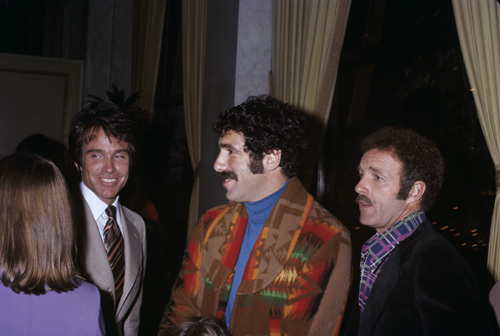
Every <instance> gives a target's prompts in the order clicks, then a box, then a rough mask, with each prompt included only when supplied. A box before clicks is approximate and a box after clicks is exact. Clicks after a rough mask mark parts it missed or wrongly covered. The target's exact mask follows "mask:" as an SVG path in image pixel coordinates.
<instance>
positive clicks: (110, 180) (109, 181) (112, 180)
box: [101, 178, 117, 183]
mask: <svg viewBox="0 0 500 336" xmlns="http://www.w3.org/2000/svg"><path fill="white" fill-rule="evenodd" d="M116 180H117V179H115V178H114V179H107V178H102V179H101V181H103V182H106V183H113V182H115V181H116Z"/></svg>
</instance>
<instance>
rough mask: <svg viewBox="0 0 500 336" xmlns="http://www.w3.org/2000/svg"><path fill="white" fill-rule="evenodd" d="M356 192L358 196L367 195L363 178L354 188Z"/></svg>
mask: <svg viewBox="0 0 500 336" xmlns="http://www.w3.org/2000/svg"><path fill="white" fill-rule="evenodd" d="M354 191H356V192H357V193H358V194H366V191H367V189H366V186H365V184H364V180H363V178H360V179H359V182H358V184H356V186H355V187H354Z"/></svg>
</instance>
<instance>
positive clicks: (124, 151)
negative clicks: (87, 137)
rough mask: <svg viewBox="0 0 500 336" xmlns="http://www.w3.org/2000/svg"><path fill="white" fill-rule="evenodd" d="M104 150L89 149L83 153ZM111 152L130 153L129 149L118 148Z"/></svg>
mask: <svg viewBox="0 0 500 336" xmlns="http://www.w3.org/2000/svg"><path fill="white" fill-rule="evenodd" d="M102 152H104V150H102V149H89V150H88V151H86V152H85V154H88V153H102ZM113 153H115V154H116V153H127V154H130V150H129V149H118V150H115V151H114V152H113Z"/></svg>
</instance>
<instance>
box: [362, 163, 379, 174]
mask: <svg viewBox="0 0 500 336" xmlns="http://www.w3.org/2000/svg"><path fill="white" fill-rule="evenodd" d="M366 170H370V171H372V172H374V173H376V174H382V171H381V170H380V169H378V168H376V167H373V166H368V168H367V169H366ZM358 171H364V170H363V169H362V168H361V165H358Z"/></svg>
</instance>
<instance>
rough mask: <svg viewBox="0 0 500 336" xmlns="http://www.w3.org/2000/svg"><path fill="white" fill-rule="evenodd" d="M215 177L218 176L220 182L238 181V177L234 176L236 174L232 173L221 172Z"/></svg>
mask: <svg viewBox="0 0 500 336" xmlns="http://www.w3.org/2000/svg"><path fill="white" fill-rule="evenodd" d="M217 175H219V178H220V179H222V180H227V179H230V180H235V181H238V176H236V174H235V173H232V172H227V171H223V172H219V173H217Z"/></svg>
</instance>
